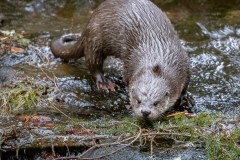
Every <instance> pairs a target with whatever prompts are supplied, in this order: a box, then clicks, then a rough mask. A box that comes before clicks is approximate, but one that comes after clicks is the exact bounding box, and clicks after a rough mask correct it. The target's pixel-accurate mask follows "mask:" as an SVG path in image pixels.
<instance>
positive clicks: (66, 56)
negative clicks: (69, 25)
mask: <svg viewBox="0 0 240 160" xmlns="http://www.w3.org/2000/svg"><path fill="white" fill-rule="evenodd" d="M82 41H83V40H82V38H81V37H80V38H79V39H78V37H77V36H76V35H73V34H69V35H64V36H62V37H60V38H58V39H53V40H52V41H51V43H50V49H51V51H52V53H53V54H54V56H55V57H57V58H58V57H59V58H62V59H63V60H65V61H68V60H70V59H78V58H81V57H83V56H84V53H83V43H82Z"/></svg>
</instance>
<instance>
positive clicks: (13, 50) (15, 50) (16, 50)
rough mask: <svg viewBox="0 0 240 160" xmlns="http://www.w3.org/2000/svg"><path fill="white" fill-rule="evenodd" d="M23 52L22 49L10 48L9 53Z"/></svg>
mask: <svg viewBox="0 0 240 160" xmlns="http://www.w3.org/2000/svg"><path fill="white" fill-rule="evenodd" d="M23 51H24V49H22V48H17V47H11V52H15V53H20V52H23Z"/></svg>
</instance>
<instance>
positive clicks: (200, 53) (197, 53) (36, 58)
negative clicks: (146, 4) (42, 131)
mask: <svg viewBox="0 0 240 160" xmlns="http://www.w3.org/2000/svg"><path fill="white" fill-rule="evenodd" d="M100 1H101V0H99V1H88V0H82V1H71V3H70V1H66V0H60V1H57V0H52V1H47V0H41V1H39V0H29V1H15V0H12V1H0V12H2V13H3V14H4V15H5V16H6V17H7V19H8V20H7V23H6V25H5V26H4V27H3V28H1V29H3V30H4V29H6V30H9V29H14V30H16V31H25V32H26V33H28V37H29V38H31V39H32V40H33V41H34V44H37V45H36V47H32V48H30V49H28V50H26V51H25V52H24V53H22V54H13V53H8V54H6V55H4V56H2V57H0V66H13V67H14V68H15V69H17V70H21V71H23V72H25V73H27V75H28V76H31V77H34V78H35V79H36V80H37V81H38V82H39V83H41V80H42V79H43V78H44V77H45V82H47V83H49V84H50V85H53V84H52V82H51V81H50V80H48V78H46V73H47V74H48V75H50V76H56V83H57V85H58V87H59V88H60V89H61V92H58V91H55V90H54V91H53V92H52V93H51V96H52V97H54V98H55V99H58V100H59V101H61V102H63V103H64V104H67V105H69V110H68V112H69V114H71V115H73V116H84V117H85V116H86V117H90V118H93V117H94V118H96V117H108V116H110V117H115V118H116V119H117V118H121V117H122V116H124V115H126V114H128V111H127V110H126V106H127V105H128V95H127V88H126V86H125V85H124V83H123V81H122V77H121V71H122V64H121V62H120V61H119V60H117V59H113V58H112V59H110V60H108V62H107V63H106V65H105V70H106V73H107V75H108V76H109V77H111V78H112V79H114V80H116V81H117V83H118V84H119V85H120V87H121V89H120V91H118V92H116V93H102V92H98V91H97V90H96V86H95V84H94V81H93V78H92V77H91V75H90V73H89V71H88V70H87V69H86V67H85V65H84V61H83V60H79V61H77V62H72V63H70V64H66V63H62V62H61V61H60V60H59V59H55V58H54V57H53V55H52V54H51V52H50V50H49V48H48V43H49V41H50V39H51V38H52V37H55V36H59V35H62V34H65V33H80V32H81V31H82V30H83V28H84V25H86V23H87V21H88V19H89V17H90V16H91V13H92V11H93V10H94V8H95V7H96V5H97V4H98V3H99V2H100ZM67 2H68V3H67ZM154 3H156V4H157V5H158V6H159V7H160V8H162V9H163V10H164V11H165V12H166V14H167V15H168V17H169V18H170V19H171V21H172V23H173V24H174V26H175V28H176V30H177V32H178V33H179V37H180V39H181V42H182V44H183V46H184V48H185V49H186V51H187V52H188V53H189V56H190V58H191V65H192V77H191V82H190V85H189V92H190V93H191V94H192V95H193V97H194V99H195V102H196V105H195V107H194V110H195V111H197V112H199V111H207V112H221V113H223V114H225V115H230V116H238V115H239V114H240V19H239V17H240V1H239V0H230V1H228V2H227V3H226V1H224V0H210V1H207V0H202V1H197V2H196V1H195V0H192V1H184V0H180V1H179V0H169V1H163V0H154Z"/></svg>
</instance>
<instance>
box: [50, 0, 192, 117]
mask: <svg viewBox="0 0 240 160" xmlns="http://www.w3.org/2000/svg"><path fill="white" fill-rule="evenodd" d="M70 40H71V37H70V38H69V37H62V38H60V39H58V40H55V41H52V43H51V49H52V51H53V54H54V55H55V56H56V57H61V58H63V59H65V60H69V59H76V58H80V57H83V56H85V60H86V63H87V65H88V68H89V70H90V71H91V73H92V74H93V75H94V76H95V77H96V83H97V86H98V88H99V89H113V87H115V86H114V84H113V83H112V82H111V81H109V80H107V79H106V78H105V77H104V75H103V74H104V73H103V69H102V68H103V62H104V60H105V58H106V57H107V56H115V57H118V58H120V59H121V60H122V61H123V62H124V71H123V73H124V79H125V81H126V82H127V84H128V87H129V94H130V103H131V106H132V108H133V111H134V113H135V115H136V116H137V117H138V118H139V119H144V120H157V119H158V118H159V117H160V116H161V115H162V114H164V113H165V112H166V111H167V110H168V109H170V108H171V107H172V106H174V104H176V103H177V102H178V100H179V99H180V97H181V96H182V95H183V94H184V93H185V92H186V89H187V86H188V82H189V77H190V73H189V68H190V64H189V58H188V56H187V54H186V52H185V51H184V50H183V48H182V46H181V44H180V42H179V38H178V36H177V34H176V32H175V31H174V28H173V26H172V25H171V22H170V21H169V19H168V18H167V16H166V15H165V14H164V13H163V12H162V11H161V10H160V9H159V8H158V7H157V6H155V5H154V4H153V3H152V2H151V1H149V0H106V1H104V2H103V3H102V4H100V6H99V7H98V8H97V9H96V10H95V12H94V13H93V15H92V17H91V19H90V21H89V23H88V25H87V26H86V28H85V30H84V31H83V32H82V35H81V37H80V38H79V40H78V41H77V42H76V43H75V44H74V45H70V46H71V47H69V46H68V47H67V48H66V47H65V46H66V45H65V44H68V42H69V41H70ZM58 48H60V49H58Z"/></svg>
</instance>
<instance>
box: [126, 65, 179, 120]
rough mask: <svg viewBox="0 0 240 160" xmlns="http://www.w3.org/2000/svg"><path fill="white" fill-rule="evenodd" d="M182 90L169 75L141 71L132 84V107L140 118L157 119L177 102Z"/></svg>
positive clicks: (130, 90)
mask: <svg viewBox="0 0 240 160" xmlns="http://www.w3.org/2000/svg"><path fill="white" fill-rule="evenodd" d="M155 69H156V70H155V71H158V69H157V68H155ZM153 71H154V70H153ZM180 92H181V91H180V89H178V88H177V85H175V83H174V82H173V81H171V79H170V78H169V77H166V76H165V75H163V74H156V73H154V72H148V71H147V72H141V74H138V76H137V78H135V80H133V81H132V83H131V84H130V88H129V94H130V103H131V107H132V109H133V112H134V114H135V115H136V117H137V118H138V119H142V120H150V121H153V120H157V119H159V118H160V117H161V116H162V115H163V114H164V113H165V112H166V111H167V110H168V109H170V108H171V107H172V106H173V105H174V104H175V102H176V101H177V99H178V98H179V97H180Z"/></svg>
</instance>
